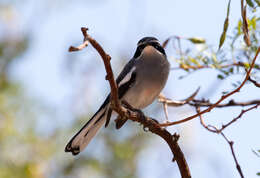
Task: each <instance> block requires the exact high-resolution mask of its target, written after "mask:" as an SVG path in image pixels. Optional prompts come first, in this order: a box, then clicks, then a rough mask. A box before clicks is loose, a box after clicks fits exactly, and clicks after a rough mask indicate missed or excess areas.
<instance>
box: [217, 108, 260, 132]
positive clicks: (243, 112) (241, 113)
mask: <svg viewBox="0 0 260 178" xmlns="http://www.w3.org/2000/svg"><path fill="white" fill-rule="evenodd" d="M259 105H260V104H256V105H254V106H252V107H250V108H248V109H242V110H241V112H240V114H239V115H238V116H237V117H235V118H234V119H232V120H231V121H230V122H228V123H227V124H224V125H222V127H221V129H218V132H222V131H223V130H224V129H225V128H227V127H228V126H230V125H231V124H233V123H234V122H236V121H237V120H238V119H240V118H242V116H243V115H244V114H245V113H246V112H248V111H251V110H253V109H256V108H257V107H258V106H259Z"/></svg>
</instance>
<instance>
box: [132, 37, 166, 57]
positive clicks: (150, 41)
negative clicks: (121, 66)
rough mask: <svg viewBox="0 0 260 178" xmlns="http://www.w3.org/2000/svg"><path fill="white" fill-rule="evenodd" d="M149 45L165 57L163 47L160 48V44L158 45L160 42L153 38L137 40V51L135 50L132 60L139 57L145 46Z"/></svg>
mask: <svg viewBox="0 0 260 178" xmlns="http://www.w3.org/2000/svg"><path fill="white" fill-rule="evenodd" d="M149 45H150V46H153V47H154V48H155V49H156V50H158V51H159V52H160V53H162V54H163V55H166V54H165V51H164V49H163V47H162V46H161V44H160V42H159V40H158V39H157V38H155V37H144V38H142V39H141V40H139V41H138V43H137V49H136V52H135V55H134V58H138V57H139V56H140V55H141V53H142V51H143V49H144V48H145V47H146V46H149Z"/></svg>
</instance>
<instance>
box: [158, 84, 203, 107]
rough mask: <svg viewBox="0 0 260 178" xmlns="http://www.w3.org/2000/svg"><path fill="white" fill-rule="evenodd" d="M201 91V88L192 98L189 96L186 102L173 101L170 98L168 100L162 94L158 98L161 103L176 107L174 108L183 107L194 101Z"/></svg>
mask: <svg viewBox="0 0 260 178" xmlns="http://www.w3.org/2000/svg"><path fill="white" fill-rule="evenodd" d="M199 90H200V87H199V88H198V89H197V90H196V91H195V92H194V93H193V94H192V95H191V96H189V97H188V98H186V99H184V100H180V101H174V100H171V99H169V98H166V97H165V96H164V95H163V94H160V95H159V96H158V101H159V102H160V103H163V104H167V105H168V106H174V107H177V106H183V105H184V104H188V103H189V102H190V101H192V100H193V99H194V98H195V96H197V94H198V92H199Z"/></svg>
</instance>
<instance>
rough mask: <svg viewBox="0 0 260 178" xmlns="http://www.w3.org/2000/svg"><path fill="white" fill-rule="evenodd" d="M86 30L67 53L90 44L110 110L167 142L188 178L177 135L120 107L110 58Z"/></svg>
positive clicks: (136, 111) (182, 172)
mask: <svg viewBox="0 0 260 178" xmlns="http://www.w3.org/2000/svg"><path fill="white" fill-rule="evenodd" d="M87 30H88V29H87V28H84V27H83V28H81V31H82V33H83V36H84V41H83V44H82V45H80V46H79V47H70V50H69V51H71V49H73V50H72V51H78V50H81V49H83V48H84V47H86V46H87V45H85V43H86V44H87V42H86V41H89V42H90V44H91V45H92V46H93V47H94V48H95V49H96V50H97V52H98V53H99V55H100V56H101V57H102V60H103V62H104V65H105V69H106V73H107V76H106V80H108V81H109V84H110V89H111V101H110V102H111V108H112V109H113V110H114V111H116V112H117V113H118V114H119V115H120V116H121V117H122V118H127V119H130V120H132V121H135V122H139V123H141V124H142V125H143V126H144V128H148V130H149V131H151V132H152V133H154V134H156V135H158V136H160V137H161V138H163V139H164V140H165V141H166V142H167V144H168V146H169V147H170V149H171V151H172V153H173V155H174V159H173V160H176V162H177V164H178V167H179V170H180V173H181V176H182V178H190V177H191V175H190V171H189V167H188V164H187V162H186V160H185V157H184V154H183V152H182V151H181V149H180V147H179V145H178V138H179V135H177V134H174V135H171V134H170V133H169V132H168V131H167V130H166V129H165V128H162V127H160V125H159V124H158V123H157V122H156V121H155V120H154V119H152V118H149V117H146V116H145V115H144V114H143V113H142V112H141V111H140V110H136V109H133V108H130V109H129V108H125V107H122V105H121V103H120V102H119V100H118V88H117V85H116V82H115V80H114V75H113V71H112V68H111V65H110V60H111V57H110V56H109V55H108V54H106V53H105V51H104V50H103V48H102V47H101V46H100V45H99V43H98V42H97V41H96V40H95V39H93V38H92V37H91V36H89V35H88V34H87ZM83 46H84V47H83Z"/></svg>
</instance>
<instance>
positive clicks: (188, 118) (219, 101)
mask: <svg viewBox="0 0 260 178" xmlns="http://www.w3.org/2000/svg"><path fill="white" fill-rule="evenodd" d="M259 52H260V47H259V48H258V49H257V52H256V54H255V57H254V59H253V61H252V63H251V65H250V68H249V70H248V71H247V73H246V76H245V79H244V80H243V82H242V83H241V85H240V86H239V87H238V88H236V89H235V90H233V91H232V92H230V93H228V94H226V95H223V96H222V97H221V98H220V99H219V100H218V101H217V102H216V103H214V104H213V105H212V106H210V107H208V108H207V109H205V110H203V111H201V112H200V113H197V114H194V115H192V116H189V117H187V118H185V119H182V120H179V121H175V122H169V123H163V124H160V126H170V125H176V124H180V123H184V122H187V121H189V120H191V119H194V118H196V117H198V116H199V115H201V114H204V113H207V112H210V111H211V110H212V109H213V108H215V107H216V106H217V105H218V104H220V103H221V102H222V101H223V100H225V99H226V98H228V97H229V96H231V95H233V94H235V93H237V92H239V91H240V89H241V88H242V87H243V86H244V85H245V83H246V81H247V80H248V78H249V75H250V73H251V71H252V69H253V66H254V65H255V61H256V59H257V56H258V54H259Z"/></svg>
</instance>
